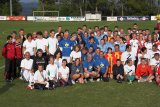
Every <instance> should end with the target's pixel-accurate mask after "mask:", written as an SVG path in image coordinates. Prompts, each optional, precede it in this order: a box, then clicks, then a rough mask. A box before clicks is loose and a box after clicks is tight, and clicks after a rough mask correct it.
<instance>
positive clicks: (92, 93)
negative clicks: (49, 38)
mask: <svg viewBox="0 0 160 107" xmlns="http://www.w3.org/2000/svg"><path fill="white" fill-rule="evenodd" d="M133 23H135V22H58V23H34V22H4V21H1V22H0V41H1V42H0V48H2V46H3V45H4V43H5V41H6V36H7V34H8V33H10V32H11V31H13V30H19V29H20V28H24V29H25V32H26V33H29V32H33V31H39V30H41V31H44V30H50V29H56V28H57V26H58V25H61V26H62V27H63V29H69V30H70V31H71V32H73V31H76V29H77V28H78V27H80V26H82V25H84V24H86V25H87V26H88V27H91V28H93V27H94V26H95V25H98V26H104V25H108V26H109V27H110V29H113V28H114V26H116V25H117V26H119V27H120V28H121V27H122V28H124V29H125V30H126V29H127V28H128V27H131V26H132V24H133ZM136 23H137V24H138V25H139V28H141V29H150V30H152V31H153V28H154V26H155V23H156V22H150V21H148V22H145V21H142V22H136ZM3 62H4V61H3V58H2V56H0V67H1V66H3ZM3 72H4V69H0V106H1V107H10V106H13V107H150V106H152V107H159V105H160V101H159V99H160V88H159V87H157V86H156V84H155V83H154V82H153V83H140V84H138V83H137V82H134V84H133V85H128V84H127V83H126V82H124V83H122V84H118V83H116V81H113V80H112V81H110V82H108V83H104V82H100V83H88V84H85V85H80V84H76V85H74V86H71V87H61V88H57V89H55V90H52V91H49V90H47V91H37V90H33V91H28V90H26V89H25V87H26V85H27V84H25V83H24V82H22V81H20V80H18V79H17V80H15V81H14V82H13V83H9V84H6V83H5V82H4V79H3Z"/></svg>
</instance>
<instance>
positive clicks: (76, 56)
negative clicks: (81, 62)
mask: <svg viewBox="0 0 160 107" xmlns="http://www.w3.org/2000/svg"><path fill="white" fill-rule="evenodd" d="M70 57H71V58H72V59H73V61H75V59H76V58H81V52H80V51H79V52H76V51H72V52H71V54H70Z"/></svg>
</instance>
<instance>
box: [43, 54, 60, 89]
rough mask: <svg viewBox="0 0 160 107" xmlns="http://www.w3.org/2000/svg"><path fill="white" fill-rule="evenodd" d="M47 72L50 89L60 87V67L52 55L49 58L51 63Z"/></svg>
mask: <svg viewBox="0 0 160 107" xmlns="http://www.w3.org/2000/svg"><path fill="white" fill-rule="evenodd" d="M46 73H47V76H48V79H49V81H48V82H49V87H50V89H54V88H56V87H58V86H59V82H58V67H57V65H56V64H54V58H53V57H52V56H50V58H49V64H48V65H47V67H46Z"/></svg>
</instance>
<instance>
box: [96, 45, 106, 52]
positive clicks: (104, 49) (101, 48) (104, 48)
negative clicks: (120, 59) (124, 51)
mask: <svg viewBox="0 0 160 107" xmlns="http://www.w3.org/2000/svg"><path fill="white" fill-rule="evenodd" d="M98 47H99V48H100V50H101V51H103V52H105V53H106V52H107V47H106V45H103V46H102V45H98Z"/></svg>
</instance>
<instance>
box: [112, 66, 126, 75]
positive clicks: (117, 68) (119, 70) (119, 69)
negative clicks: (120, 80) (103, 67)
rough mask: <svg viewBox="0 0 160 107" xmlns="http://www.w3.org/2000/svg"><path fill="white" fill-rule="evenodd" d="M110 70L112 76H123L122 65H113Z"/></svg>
mask: <svg viewBox="0 0 160 107" xmlns="http://www.w3.org/2000/svg"><path fill="white" fill-rule="evenodd" d="M112 70H113V75H118V74H120V75H124V67H123V65H122V64H121V65H120V66H117V64H114V65H113V68H112Z"/></svg>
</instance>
